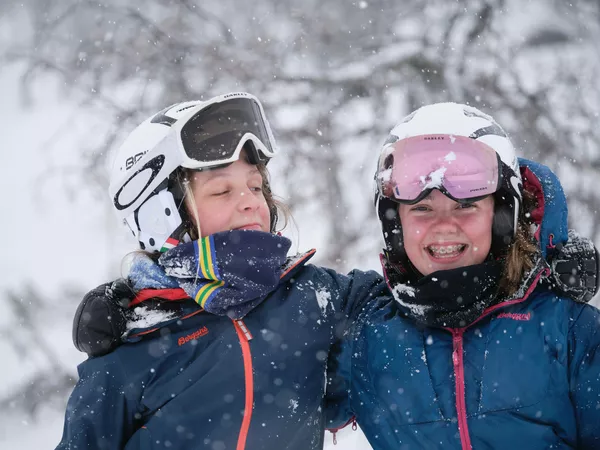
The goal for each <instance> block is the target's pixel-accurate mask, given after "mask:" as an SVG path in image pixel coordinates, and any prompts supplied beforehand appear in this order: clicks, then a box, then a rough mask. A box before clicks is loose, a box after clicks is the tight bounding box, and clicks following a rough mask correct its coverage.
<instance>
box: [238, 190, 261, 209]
mask: <svg viewBox="0 0 600 450" xmlns="http://www.w3.org/2000/svg"><path fill="white" fill-rule="evenodd" d="M259 206H260V199H259V198H258V196H257V195H256V194H255V193H254V192H252V190H251V189H250V188H245V189H243V190H242V191H241V192H240V198H239V201H238V208H239V209H240V211H245V212H248V211H254V210H256V209H258V207H259Z"/></svg>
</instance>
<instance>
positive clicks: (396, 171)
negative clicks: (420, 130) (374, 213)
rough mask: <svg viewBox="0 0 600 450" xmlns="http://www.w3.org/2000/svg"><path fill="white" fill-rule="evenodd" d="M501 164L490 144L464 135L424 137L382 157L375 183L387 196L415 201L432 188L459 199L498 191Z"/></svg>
mask: <svg viewBox="0 0 600 450" xmlns="http://www.w3.org/2000/svg"><path fill="white" fill-rule="evenodd" d="M502 166H503V164H502V162H501V160H500V157H499V156H498V154H497V153H496V152H495V151H494V149H492V148H491V147H490V146H488V145H486V144H484V143H483V142H481V141H476V140H475V139H471V138H468V137H463V136H453V135H423V136H415V137H410V138H406V139H402V140H399V141H396V142H394V143H392V144H390V145H388V146H387V147H386V148H385V149H384V150H383V151H382V154H381V156H380V158H379V163H378V170H377V184H378V188H379V192H380V193H381V195H383V196H384V197H387V198H390V199H392V200H396V201H398V202H400V203H409V204H412V203H417V202H419V201H421V200H422V199H423V198H425V197H426V196H427V195H429V193H430V192H431V191H432V190H433V189H439V190H440V191H442V192H443V193H444V194H445V195H447V196H448V197H450V198H451V199H453V200H455V201H458V202H460V201H462V202H465V201H476V200H480V199H482V198H484V197H486V196H487V195H490V194H493V193H494V192H496V191H497V190H498V189H499V188H500V186H501V181H502Z"/></svg>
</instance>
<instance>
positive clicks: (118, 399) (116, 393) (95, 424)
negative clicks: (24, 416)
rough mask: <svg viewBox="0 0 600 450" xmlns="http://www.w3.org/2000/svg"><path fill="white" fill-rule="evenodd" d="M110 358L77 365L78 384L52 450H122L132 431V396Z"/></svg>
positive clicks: (115, 363) (113, 357)
mask: <svg viewBox="0 0 600 450" xmlns="http://www.w3.org/2000/svg"><path fill="white" fill-rule="evenodd" d="M113 355H115V354H114V353H113V354H111V355H108V356H105V357H101V358H92V359H88V360H87V361H85V362H83V363H82V364H80V365H79V367H78V372H79V381H78V382H77V385H76V386H75V389H74V390H73V392H72V393H71V396H70V398H69V402H68V404H67V411H66V413H65V424H64V429H63V436H62V439H61V441H60V443H59V444H58V447H56V450H67V449H69V450H71V449H77V450H82V449H98V450H104V449H106V450H108V449H111V450H117V449H122V448H124V447H125V445H126V443H127V440H128V439H129V438H130V437H131V435H132V434H133V432H134V431H135V428H136V427H135V426H134V417H135V406H136V403H137V402H136V401H133V400H132V398H133V397H136V396H133V395H131V394H132V392H131V390H132V386H131V385H127V384H126V380H127V379H126V377H125V375H124V373H123V368H122V366H121V364H120V363H119V360H118V359H117V358H116V357H115V356H113Z"/></svg>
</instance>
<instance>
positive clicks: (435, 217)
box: [398, 189, 494, 275]
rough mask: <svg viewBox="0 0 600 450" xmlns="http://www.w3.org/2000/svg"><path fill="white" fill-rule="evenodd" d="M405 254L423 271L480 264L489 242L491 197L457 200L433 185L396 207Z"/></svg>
mask: <svg viewBox="0 0 600 450" xmlns="http://www.w3.org/2000/svg"><path fill="white" fill-rule="evenodd" d="M398 214H399V215H400V221H401V222H402V233H403V238H404V247H405V250H406V254H407V256H408V258H409V259H410V261H411V262H412V263H413V265H414V266H415V267H416V268H417V270H418V271H419V272H421V273H422V274H423V275H429V274H431V273H433V272H435V271H438V270H448V269H456V268H458V267H464V266H470V265H473V264H480V263H482V262H483V261H485V259H486V257H487V255H488V253H489V251H490V247H491V244H492V222H493V220H494V199H493V197H492V196H488V197H486V198H484V199H483V200H480V201H478V202H475V203H470V204H467V205H465V204H460V203H457V202H455V201H454V200H452V199H450V198H448V197H446V196H445V195H444V194H442V193H441V192H440V191H438V190H437V189H434V190H433V191H431V194H430V195H429V196H427V197H426V198H425V199H423V200H422V201H420V202H419V203H416V204H414V205H404V204H400V206H399V208H398Z"/></svg>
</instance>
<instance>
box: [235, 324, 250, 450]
mask: <svg viewBox="0 0 600 450" xmlns="http://www.w3.org/2000/svg"><path fill="white" fill-rule="evenodd" d="M233 326H234V328H235V331H236V332H237V335H238V339H239V341H240V347H241V348H242V358H243V360H244V382H245V389H246V400H245V404H244V417H243V419H242V426H241V428H240V434H239V436H238V442H237V446H236V450H244V449H245V448H246V440H247V439H248V430H249V428H250V421H251V419H252V407H253V403H254V378H253V374H252V354H251V352H250V340H251V339H252V335H251V334H250V331H248V328H246V325H245V324H244V322H242V321H241V320H234V321H233Z"/></svg>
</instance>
